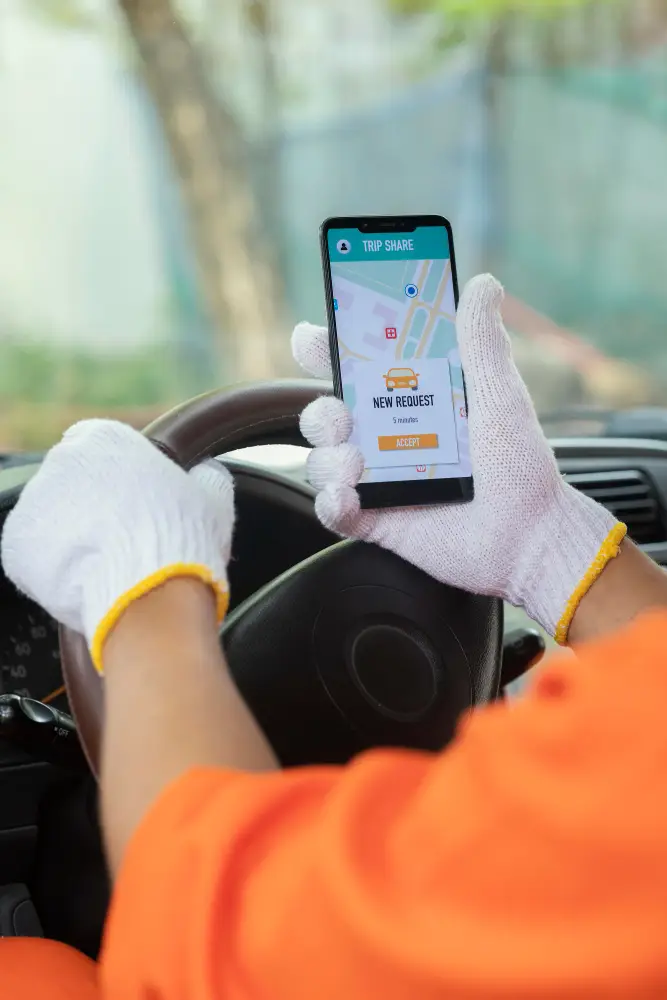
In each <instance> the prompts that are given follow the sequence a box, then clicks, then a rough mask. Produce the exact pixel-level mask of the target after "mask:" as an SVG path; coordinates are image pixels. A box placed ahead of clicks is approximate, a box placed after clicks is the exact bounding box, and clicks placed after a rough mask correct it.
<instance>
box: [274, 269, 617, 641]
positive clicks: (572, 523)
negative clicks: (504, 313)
mask: <svg viewBox="0 0 667 1000" xmlns="http://www.w3.org/2000/svg"><path fill="white" fill-rule="evenodd" d="M501 301H502V288H501V286H500V285H499V284H498V282H497V281H496V280H495V279H494V278H492V277H491V276H490V275H480V276H478V277H477V278H473V280H472V281H471V282H470V283H469V284H468V286H467V287H466V288H465V290H464V292H463V295H462V297H461V302H460V304H459V308H458V312H457V320H456V327H457V334H458V341H459V350H460V354H461V362H462V365H463V371H464V373H465V377H466V391H467V398H468V427H469V435H470V450H471V458H472V468H473V476H474V482H475V497H474V500H472V501H471V502H470V503H466V504H449V505H442V506H433V507H420V508H417V507H411V508H401V509H396V510H363V511H362V510H360V507H359V497H358V494H357V492H356V489H355V487H356V485H357V484H358V482H359V480H360V478H361V476H362V473H363V469H364V461H363V457H362V455H361V453H360V452H359V450H358V448H356V447H355V446H354V445H353V444H352V443H350V441H349V437H350V434H351V432H352V418H351V416H350V414H349V413H348V411H347V409H346V408H345V406H344V405H343V403H342V402H341V401H340V400H338V399H331V398H326V397H323V398H321V399H317V400H315V402H313V403H311V404H310V405H309V406H308V407H306V409H305V410H304V412H303V414H302V416H301V430H302V432H303V434H304V437H305V438H306V439H307V440H308V441H309V442H310V443H311V444H312V445H313V446H314V450H313V451H312V452H311V453H310V456H309V459H308V474H309V478H310V481H311V483H312V485H313V486H314V487H315V489H316V490H317V491H318V494H317V498H316V503H315V507H316V510H317V514H318V517H319V519H320V521H321V522H322V524H324V525H325V527H327V528H329V529H331V530H333V531H336V532H338V533H339V534H341V535H344V536H347V537H350V538H358V539H363V540H364V541H367V542H375V543H376V544H378V545H381V546H382V547H383V548H385V549H389V550H391V551H392V552H395V553H396V554H397V555H399V556H402V557H403V558H404V559H406V560H407V561H408V562H412V563H414V564H415V565H416V566H419V567H421V568H422V569H424V570H425V571H426V572H427V573H429V574H430V575H431V576H433V577H434V578H435V579H436V580H441V581H442V582H443V583H448V584H452V585H454V586H457V587H461V588H463V589H465V590H469V591H473V592H475V593H479V594H492V595H495V596H497V597H502V598H504V599H505V600H507V601H509V602H510V603H512V604H515V605H517V606H521V607H524V608H525V609H526V611H527V613H528V614H529V615H530V617H531V618H532V619H534V620H535V621H537V622H539V623H540V624H541V625H542V626H543V628H545V629H546V630H547V632H549V633H550V634H551V635H554V636H555V638H556V639H557V641H559V642H561V643H563V642H565V641H566V638H567V631H568V628H569V626H570V622H571V620H572V617H573V615H574V612H575V610H576V607H577V605H578V603H579V601H580V600H581V597H582V596H583V595H584V593H585V592H586V590H587V589H588V588H589V587H590V585H591V584H592V583H593V581H594V580H595V579H596V577H597V576H598V575H599V573H600V572H601V571H602V569H603V568H604V566H605V565H606V563H607V562H608V560H609V559H610V558H611V557H613V556H615V555H616V554H617V553H618V548H619V545H620V542H621V540H622V538H623V536H624V535H625V531H626V529H625V525H623V524H620V523H619V522H618V521H616V520H615V518H614V517H613V516H612V515H611V514H610V513H609V512H608V511H607V510H605V509H604V508H603V507H601V506H600V505H599V504H597V503H595V501H593V500H591V499H590V498H589V497H586V496H584V495H583V494H581V493H578V492H577V491H576V490H574V489H573V488H572V487H571V486H569V485H568V484H567V483H565V481H564V480H563V478H562V477H561V475H560V473H559V471H558V466H557V465H556V460H555V458H554V455H553V452H552V450H551V448H550V447H549V444H548V442H547V440H546V438H545V436H544V433H543V431H542V428H541V427H540V424H539V422H538V420H537V416H536V414H535V410H534V408H533V404H532V401H531V399H530V396H529V395H528V390H527V389H526V386H525V385H524V383H523V381H522V379H521V376H520V375H519V373H518V371H517V369H516V366H515V364H514V361H513V360H512V351H511V347H510V341H509V337H508V336H507V333H506V332H505V328H504V326H503V324H502V320H501V318H500V313H499V306H500V303H501ZM292 350H293V353H294V357H295V358H296V360H297V361H298V362H299V364H300V365H301V366H302V367H303V368H305V369H306V371H308V372H309V373H310V374H312V375H315V376H318V377H330V376H331V363H330V355H329V338H328V334H327V331H326V330H325V329H324V328H322V327H316V326H312V325H311V324H309V323H301V324H299V326H297V327H296V329H295V330H294V334H293V336H292Z"/></svg>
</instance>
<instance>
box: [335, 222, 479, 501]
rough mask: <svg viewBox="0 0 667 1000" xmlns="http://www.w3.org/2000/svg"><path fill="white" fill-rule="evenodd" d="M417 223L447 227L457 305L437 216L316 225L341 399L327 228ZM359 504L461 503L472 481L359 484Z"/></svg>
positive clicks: (385, 229) (406, 227)
mask: <svg viewBox="0 0 667 1000" xmlns="http://www.w3.org/2000/svg"><path fill="white" fill-rule="evenodd" d="M418 226H438V227H439V228H443V227H444V228H445V229H446V230H447V236H448V239H449V259H450V261H451V267H452V284H453V288H454V304H455V305H456V306H457V307H458V304H459V288H458V280H457V273H456V259H455V256H454V237H453V233H452V227H451V224H450V222H449V221H448V220H447V219H445V218H444V217H443V216H441V215H375V216H374V215H363V216H350V217H332V218H329V219H325V220H324V222H323V223H322V225H321V226H320V250H321V255H322V270H323V272H324V292H325V299H326V308H327V320H328V326H329V348H330V351H331V368H332V372H333V385H334V392H335V394H336V396H337V397H338V398H339V399H342V398H343V385H342V378H341V372H340V355H339V352H338V338H337V335H336V314H335V309H334V296H333V284H332V281H331V262H330V260H329V242H328V234H329V230H330V229H358V230H359V231H360V232H362V233H391V232H400V233H407V232H412V231H413V230H415V229H416V228H417V227H418ZM463 393H464V399H465V405H466V409H467V406H468V397H467V393H466V387H465V373H464V377H463ZM357 490H358V492H359V497H360V500H361V506H362V507H364V508H375V507H412V506H426V505H429V504H439V503H465V502H467V501H469V500H472V499H473V496H474V484H473V477H472V476H465V477H461V478H453V479H427V480H418V479H417V480H415V479H408V480H405V481H403V482H387V483H360V484H359V486H358V487H357Z"/></svg>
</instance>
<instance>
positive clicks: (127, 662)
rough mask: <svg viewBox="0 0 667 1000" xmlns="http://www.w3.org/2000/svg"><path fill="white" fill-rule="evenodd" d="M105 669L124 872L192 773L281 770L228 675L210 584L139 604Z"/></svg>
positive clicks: (107, 791) (114, 837) (115, 854)
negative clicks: (143, 829)
mask: <svg viewBox="0 0 667 1000" xmlns="http://www.w3.org/2000/svg"><path fill="white" fill-rule="evenodd" d="M104 664H105V725H104V733H103V743H102V773H101V794H102V819H103V830H104V839H105V844H106V851H107V859H108V862H109V866H110V868H111V872H112V874H113V875H115V874H116V873H117V871H118V869H119V867H120V864H121V861H122V858H123V855H124V853H125V850H126V847H127V844H128V841H129V840H130V838H131V837H132V834H133V833H134V831H135V829H136V828H137V826H138V825H139V822H140V821H141V819H142V817H143V816H144V815H145V814H146V812H147V811H148V809H149V808H150V806H151V805H152V803H153V802H154V801H155V800H156V799H157V798H158V797H159V795H160V794H161V793H162V792H163V791H164V789H165V788H167V787H168V785H169V784H170V783H171V782H172V781H173V780H174V779H176V778H178V777H180V776H181V775H183V774H184V773H185V772H186V771H187V770H189V769H190V768H192V767H226V768H237V769H239V770H244V771H266V770H273V769H274V768H276V767H277V766H278V765H277V762H276V759H275V756H274V754H273V752H272V750H271V748H270V747H269V745H268V743H267V741H266V739H265V737H264V735H263V733H262V732H261V730H260V729H259V727H258V726H257V723H256V722H255V720H254V718H253V717H252V715H251V714H250V712H249V711H248V708H247V706H246V705H245V703H244V701H243V700H242V698H241V696H240V695H239V693H238V690H237V688H236V686H235V684H234V681H233V680H232V677H231V674H230V673H229V669H228V667H227V663H226V661H225V657H224V655H223V652H222V649H221V645H220V640H219V637H218V628H217V623H216V615H215V602H214V599H213V596H212V594H211V592H210V589H209V588H207V587H206V586H204V585H203V584H202V583H201V581H199V580H197V579H193V578H180V579H174V580H171V581H170V582H168V583H166V584H165V585H164V586H162V587H160V588H158V589H156V590H153V591H151V592H150V593H148V594H147V595H146V596H145V597H143V598H141V599H140V600H138V601H137V602H135V603H134V604H133V605H131V606H130V607H129V608H128V610H127V611H126V612H125V614H124V615H123V617H122V619H121V620H120V621H119V623H118V625H117V627H116V628H115V629H114V630H113V631H112V633H111V635H110V636H109V639H108V640H107V643H106V645H105V650H104Z"/></svg>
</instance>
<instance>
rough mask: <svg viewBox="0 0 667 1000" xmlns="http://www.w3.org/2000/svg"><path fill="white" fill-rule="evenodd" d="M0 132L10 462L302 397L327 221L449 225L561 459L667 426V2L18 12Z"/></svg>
mask: <svg viewBox="0 0 667 1000" xmlns="http://www.w3.org/2000/svg"><path fill="white" fill-rule="evenodd" d="M0 118H1V122H2V155H1V157H0V220H2V225H1V226H0V453H3V452H4V453H7V452H12V451H14V452H18V451H39V450H41V449H44V448H45V447H47V446H49V445H50V444H52V443H53V442H54V441H55V440H56V439H57V438H58V436H59V435H60V433H61V432H62V430H63V429H64V428H65V427H66V426H67V425H69V424H70V423H72V422H73V421H75V420H77V419H80V418H83V417H87V416H93V415H95V416H110V417H115V418H118V419H121V420H126V421H129V422H131V423H133V424H134V425H136V426H138V427H141V426H143V425H145V424H146V423H147V422H148V421H149V420H151V419H153V418H154V417H155V416H157V415H158V414H159V413H161V412H163V411H164V410H165V409H167V408H168V407H170V406H171V405H173V404H175V403H177V402H180V401H181V400H183V399H184V398H186V397H188V396H191V395H193V394H195V393H198V392H201V391H204V390H208V389H211V388H214V387H216V386H221V385H225V384H229V383H233V382H237V381H240V380H254V379H267V378H273V377H279V376H284V375H291V374H294V373H295V372H294V367H293V362H292V360H291V357H290V350H289V333H290V330H291V326H292V324H293V323H294V321H295V320H297V319H303V318H307V319H310V320H312V321H313V322H323V321H324V317H325V312H324V296H323V284H322V276H321V266H320V259H319V249H318V227H319V224H320V223H321V222H322V220H323V219H325V218H326V217H328V216H335V215H338V216H343V215H363V214H406V213H436V214H441V215H444V216H446V217H447V218H449V219H450V220H451V222H452V226H453V232H454V240H455V246H456V256H457V261H458V267H459V279H460V282H461V283H462V282H463V281H464V280H466V279H467V278H469V277H471V276H472V275H473V274H474V273H476V272H479V271H483V270H489V271H492V272H493V273H494V274H496V275H497V276H498V277H499V278H500V280H501V281H502V282H503V283H504V285H505V287H506V290H507V298H506V301H505V304H504V313H505V320H506V323H507V325H508V328H509V330H510V332H511V336H512V338H513V342H514V349H515V353H516V356H517V359H518V362H519V365H520V367H521V369H522V372H523V374H524V377H525V379H526V381H527V383H528V385H529V388H530V389H531V392H532V393H533V396H534V398H535V400H536V404H537V407H538V410H539V412H540V413H541V414H542V415H543V417H544V420H545V423H547V424H549V426H550V427H552V428H554V429H555V431H556V432H558V433H570V432H572V433H576V432H577V431H581V432H584V433H597V432H603V429H604V428H605V427H607V426H608V423H609V420H610V419H611V418H613V417H614V416H615V415H617V414H618V412H619V411H624V410H628V409H633V408H635V409H636V408H637V407H652V406H656V407H657V406H661V405H662V404H666V403H667V281H666V280H665V270H666V267H667V196H666V188H665V178H666V177H667V4H665V3H664V0H627V2H626V0H619V2H613V3H612V2H610V0H591V2H585V0H567V2H566V0H560V2H556V0H552V2H551V3H549V4H546V3H539V2H538V0H535V2H534V3H532V4H521V3H519V4H517V3H515V2H510V0H507V2H503V0H495V2H493V3H491V2H489V0H477V2H476V0H468V2H460V0H457V2H453V0H452V2H449V0H309V2H308V3H307V4H305V3H301V2H299V0H133V2H129V0H3V3H2V11H1V12H0ZM394 374H400V375H407V374H410V375H411V374H412V373H411V372H408V370H407V369H405V370H404V369H400V370H394Z"/></svg>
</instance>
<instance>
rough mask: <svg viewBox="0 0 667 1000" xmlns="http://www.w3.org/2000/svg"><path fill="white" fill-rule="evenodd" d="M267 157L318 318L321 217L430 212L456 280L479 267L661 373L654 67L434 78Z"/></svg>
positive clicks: (301, 278) (666, 327) (294, 292)
mask: <svg viewBox="0 0 667 1000" xmlns="http://www.w3.org/2000/svg"><path fill="white" fill-rule="evenodd" d="M666 61H667V53H663V59H662V61H661V63H659V65H667V62H666ZM642 84H643V86H642ZM661 89H662V94H663V98H662V103H661V101H660V99H659V98H658V97H657V96H656V94H659V93H660V90H661ZM280 164H281V170H282V177H283V191H284V201H283V208H282V211H283V239H284V254H283V259H284V260H285V262H286V267H287V277H288V282H289V288H290V295H291V299H292V302H293V303H294V307H295V309H296V312H297V313H298V314H299V315H307V316H317V317H318V316H321V314H322V297H321V288H320V279H319V271H318V267H319V265H318V259H317V241H316V229H317V224H318V222H319V221H320V220H321V219H323V218H324V217H325V216H326V215H331V214H348V213H350V214H352V213H355V212H360V213H362V212H388V213H393V212H397V213H402V212H408V211H424V212H428V211H433V212H442V213H443V214H445V215H447V216H449V218H451V219H452V221H453V224H454V232H455V239H456V244H457V250H458V258H459V270H460V272H461V275H462V277H466V276H470V274H471V273H473V272H474V271H475V270H478V269H480V268H485V267H492V268H493V269H494V270H495V271H496V273H497V274H498V276H499V277H500V278H501V279H502V280H503V281H504V283H505V284H506V286H507V287H508V288H509V289H510V290H511V291H512V293H513V294H514V295H516V296H517V297H520V298H523V299H524V300H525V301H526V302H528V303H529V304H530V305H531V306H533V307H534V308H536V309H538V310H540V311H542V312H545V313H547V314H548V315H550V316H551V317H552V318H553V319H555V320H556V321H557V322H558V323H560V324H563V325H565V326H568V327H571V328H572V329H575V330H577V331H578V332H579V333H581V334H582V335H583V336H585V337H587V338H590V339H591V340H592V341H593V342H596V343H597V344H599V345H600V346H601V347H603V348H604V349H605V350H606V351H609V352H610V353H612V354H616V355H618V356H619V357H625V358H629V359H632V360H636V361H638V362H640V363H649V362H650V364H651V365H652V366H656V365H657V366H658V367H662V368H663V370H664V372H665V373H667V281H666V271H667V198H666V197H665V196H664V185H665V181H664V179H665V177H667V70H664V69H663V70H662V77H660V76H659V75H658V74H656V73H655V72H654V70H653V66H652V64H650V63H647V64H646V65H645V66H644V65H641V64H640V65H638V66H635V67H632V68H630V67H629V68H627V69H622V68H617V69H616V70H615V71H614V72H613V73H610V72H609V71H602V70H601V71H599V72H597V73H595V72H589V73H588V74H582V73H577V72H576V71H569V72H567V73H553V74H537V73H532V74H508V75H506V76H502V77H496V78H494V79H488V78H485V77H484V75H483V74H482V73H480V72H474V71H473V72H467V73H465V74H462V75H461V76H459V77H445V78H444V79H443V80H441V81H439V82H437V83H435V84H434V83H430V84H429V85H427V86H424V87H420V88H415V89H414V91H412V92H411V93H410V94H409V95H406V97H405V98H404V100H403V101H402V102H401V104H400V105H397V104H396V103H392V104H391V106H387V108H386V109H379V110H377V111H375V112H373V113H369V114H365V115H359V116H357V117H354V118H348V119H345V120H341V121H339V122H338V123H336V124H335V125H331V126H327V127H323V128H321V129H310V130H300V131H294V132H293V133H290V134H287V135H285V136H284V137H283V139H282V143H281V147H280Z"/></svg>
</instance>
